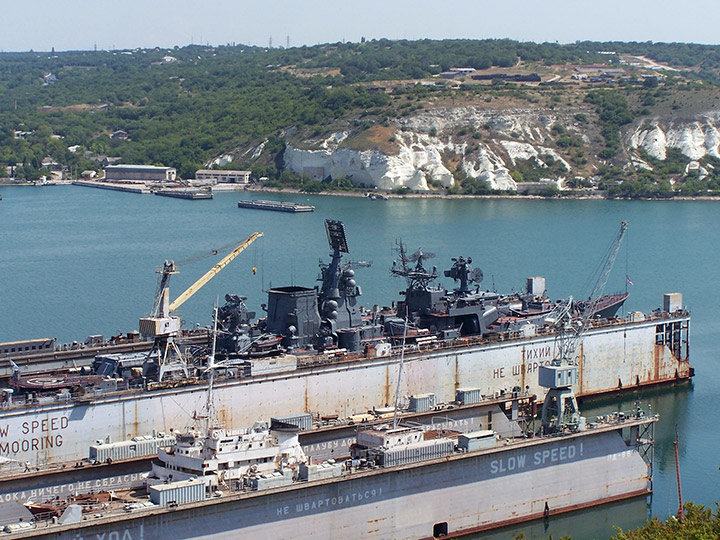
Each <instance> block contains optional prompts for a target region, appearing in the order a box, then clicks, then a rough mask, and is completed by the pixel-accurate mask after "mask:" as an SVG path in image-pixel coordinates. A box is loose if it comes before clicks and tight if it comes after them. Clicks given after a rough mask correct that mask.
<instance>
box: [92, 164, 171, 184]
mask: <svg viewBox="0 0 720 540" xmlns="http://www.w3.org/2000/svg"><path fill="white" fill-rule="evenodd" d="M176 176H177V172H176V170H175V169H174V168H173V167H153V166H152V165H108V166H107V167H105V180H106V181H108V182H123V181H124V182H127V181H140V182H172V181H174V180H175V177H176Z"/></svg>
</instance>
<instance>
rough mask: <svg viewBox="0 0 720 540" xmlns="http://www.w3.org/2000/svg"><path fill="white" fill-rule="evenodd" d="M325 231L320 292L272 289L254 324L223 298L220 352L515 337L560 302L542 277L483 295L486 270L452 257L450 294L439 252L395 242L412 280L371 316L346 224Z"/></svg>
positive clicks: (601, 313) (616, 299) (580, 308)
mask: <svg viewBox="0 0 720 540" xmlns="http://www.w3.org/2000/svg"><path fill="white" fill-rule="evenodd" d="M325 227H326V232H327V237H328V242H329V244H330V248H331V249H332V253H331V255H330V257H331V260H330V262H329V263H324V262H322V261H320V277H319V278H318V281H320V282H321V285H320V287H314V288H309V287H299V286H290V287H277V288H271V289H269V290H268V302H267V304H263V305H262V308H263V309H264V310H265V312H266V317H265V318H263V319H261V320H260V321H259V322H258V323H257V324H255V325H253V321H252V319H253V318H254V317H255V313H254V312H251V311H249V310H248V309H247V307H246V306H245V303H244V300H246V298H245V297H242V296H239V295H226V297H225V299H226V303H225V304H224V305H223V306H222V307H221V308H220V311H219V322H220V332H219V334H218V338H217V339H218V350H219V351H220V352H221V354H222V353H224V354H227V355H232V356H237V355H244V354H249V353H262V352H267V351H269V350H272V348H273V347H274V346H276V345H279V346H282V347H283V348H284V349H285V350H287V351H288V352H297V353H302V352H308V351H319V352H322V351H326V350H333V349H342V350H343V351H347V352H350V353H354V352H358V351H360V350H363V349H364V348H365V347H366V346H368V345H370V346H371V345H372V344H373V343H376V342H378V341H381V340H383V339H391V340H395V341H397V340H398V339H399V338H401V337H403V336H404V337H405V338H406V339H407V338H408V337H409V338H410V339H411V340H416V339H418V338H420V339H423V338H425V339H427V338H429V337H434V338H437V339H438V340H442V341H445V340H451V339H456V338H459V337H461V336H463V337H487V336H490V335H497V336H500V335H508V334H517V333H518V332H520V331H521V330H523V329H524V328H525V329H527V328H531V327H532V328H540V327H543V326H545V324H546V319H547V317H548V316H549V314H550V313H551V312H552V311H553V310H554V309H557V307H558V305H559V304H562V303H563V301H558V302H552V301H551V300H550V299H549V298H548V297H547V295H546V292H545V278H542V277H532V278H528V279H527V290H526V291H525V292H524V293H514V294H511V295H501V294H500V293H498V292H494V291H490V290H485V291H483V290H480V283H481V281H482V279H483V273H482V271H481V270H480V269H479V268H473V267H472V262H473V261H472V258H471V257H467V258H465V257H462V256H459V257H456V258H453V259H452V265H451V266H450V268H449V269H448V270H445V272H444V275H445V277H448V278H451V279H453V280H454V281H455V282H456V283H458V287H456V288H454V289H452V290H447V289H445V288H444V287H442V286H439V285H435V284H434V282H435V280H437V279H438V271H437V268H436V267H433V268H432V269H431V270H428V269H426V268H425V265H424V262H425V261H427V260H428V259H430V258H432V257H434V254H432V253H424V252H423V251H422V250H421V249H418V250H417V251H416V252H415V253H413V254H410V255H409V254H408V253H407V250H406V247H405V245H404V244H403V243H402V242H398V243H397V247H396V251H397V252H398V254H399V261H395V262H393V266H392V268H391V270H390V271H391V274H392V275H394V276H398V277H401V278H403V279H405V280H406V282H407V287H406V288H405V289H404V290H402V291H400V295H401V297H402V299H401V300H399V301H398V302H397V303H396V304H395V303H393V305H396V307H394V308H384V309H382V310H379V309H373V310H370V311H368V310H365V309H364V308H362V307H361V306H360V305H359V303H358V298H359V297H360V296H361V295H362V289H361V288H360V286H358V284H357V281H356V274H355V269H357V268H361V267H362V266H365V265H367V264H368V263H364V262H354V261H346V262H343V253H345V254H347V253H349V249H348V241H347V236H346V233H345V228H344V225H343V223H342V222H339V221H333V220H326V221H325ZM627 297H628V293H627V292H624V293H618V294H613V295H604V296H602V297H599V298H598V299H596V301H595V302H593V303H592V305H591V306H586V305H585V304H584V303H575V304H573V305H571V306H570V309H571V311H572V312H573V313H574V314H575V315H576V316H577V317H579V316H582V314H583V313H585V311H586V309H590V310H592V314H591V315H590V316H591V317H595V318H602V319H610V318H613V317H614V316H615V314H616V313H617V311H618V310H619V309H620V307H621V306H622V304H623V303H624V302H625V300H626V299H627ZM276 350H277V349H276Z"/></svg>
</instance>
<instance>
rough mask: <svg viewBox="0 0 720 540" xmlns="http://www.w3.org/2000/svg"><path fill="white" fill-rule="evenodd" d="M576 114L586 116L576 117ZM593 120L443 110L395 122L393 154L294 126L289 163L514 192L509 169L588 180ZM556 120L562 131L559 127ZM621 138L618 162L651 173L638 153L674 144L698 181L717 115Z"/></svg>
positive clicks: (719, 139) (374, 181) (421, 187)
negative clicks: (299, 133) (581, 160)
mask: <svg viewBox="0 0 720 540" xmlns="http://www.w3.org/2000/svg"><path fill="white" fill-rule="evenodd" d="M580 111H582V112H583V114H582V115H579V114H577V113H578V112H580ZM592 116H593V112H592V111H591V110H588V109H572V108H569V107H568V108H564V109H562V110H560V111H556V110H550V109H540V108H537V109H535V108H529V109H518V108H514V109H504V110H497V109H491V108H488V107H482V106H462V107H439V108H436V109H433V110H427V111H422V112H421V113H419V114H416V115H414V116H409V117H403V118H401V119H398V120H396V121H395V123H394V124H393V125H392V126H391V129H390V130H389V131H388V132H389V133H392V135H391V137H390V140H391V141H393V142H392V145H393V150H394V151H392V152H383V151H380V150H377V149H374V150H357V149H354V148H353V146H355V145H354V144H352V142H353V137H355V136H356V135H358V132H357V131H354V130H353V129H347V130H343V131H338V132H334V133H331V134H330V135H329V136H326V137H324V138H322V139H320V140H316V141H312V142H308V141H302V140H297V137H292V136H290V135H291V134H292V131H290V132H289V134H290V135H289V136H288V137H287V139H286V140H287V146H286V150H285V153H284V166H285V167H286V168H288V169H290V170H293V171H295V172H297V173H300V174H306V175H308V176H310V177H312V178H314V179H318V180H322V179H325V178H327V177H328V176H330V177H333V178H339V177H350V178H351V180H352V182H353V183H354V184H356V185H364V186H366V187H368V188H372V187H377V188H379V189H385V190H393V189H395V188H399V187H407V188H409V189H411V190H414V191H427V190H431V189H434V188H437V187H440V186H442V187H445V188H451V187H452V186H454V185H455V177H456V176H458V175H460V176H463V175H464V176H467V177H469V178H475V179H479V180H482V181H485V182H487V184H488V186H489V187H491V188H493V189H499V190H516V189H518V184H517V183H516V181H515V179H513V177H512V176H511V174H510V172H511V171H512V170H514V169H515V168H517V167H518V166H520V165H522V166H523V167H528V166H530V167H533V168H535V169H536V170H537V169H548V166H549V165H551V164H552V165H553V168H552V171H553V172H552V173H550V172H548V174H547V177H544V176H543V172H542V171H540V172H539V175H538V174H535V177H536V178H537V177H538V176H539V177H540V179H541V180H542V181H543V182H545V181H550V182H554V183H555V184H556V185H557V186H558V187H560V189H563V188H564V179H565V178H566V177H567V178H575V179H576V180H577V179H578V178H579V179H580V180H582V179H583V176H592V174H593V173H592V171H593V170H594V169H595V168H596V167H599V166H600V165H602V164H603V162H602V161H600V160H599V159H597V158H596V157H594V156H595V155H596V154H597V152H598V151H599V150H601V149H602V148H603V146H602V138H601V137H600V135H599V128H598V127H597V126H595V127H594V128H593V122H592ZM578 118H580V120H578ZM588 119H590V121H589V122H588ZM556 124H557V125H558V126H562V128H558V129H555V130H554V129H553V126H555V125H556ZM593 129H595V131H594V132H593ZM361 133H362V132H361ZM622 136H623V140H624V145H623V149H624V150H623V151H621V152H620V153H618V154H617V156H616V158H614V160H613V163H614V164H615V165H620V166H623V165H625V166H632V167H635V168H644V169H652V165H651V164H650V162H649V160H647V159H644V158H643V155H642V154H641V153H639V152H638V151H637V150H638V149H643V150H645V152H647V154H648V155H650V156H651V157H653V158H655V159H659V160H664V159H665V158H666V156H667V150H668V149H669V148H677V149H679V150H680V151H681V152H682V153H683V154H684V155H685V156H687V157H688V158H690V160H692V161H691V163H690V165H688V167H687V169H686V172H688V171H698V172H699V174H700V176H701V177H702V176H703V175H704V174H706V173H707V169H706V168H704V167H705V165H703V164H702V163H699V162H698V160H701V159H702V158H703V157H704V156H706V155H711V156H715V157H720V115H718V113H712V114H710V113H707V114H701V115H697V116H696V117H694V118H690V119H687V120H681V119H677V118H675V119H662V118H655V119H652V120H643V121H640V122H638V123H636V124H632V125H630V126H626V128H625V131H624V133H623V134H622ZM561 137H567V138H568V139H569V140H571V141H572V144H573V145H574V146H575V147H577V148H578V149H577V152H579V153H583V154H584V155H586V156H587V158H588V164H587V166H586V167H585V169H584V171H583V172H579V171H578V170H576V169H574V168H573V166H572V165H571V164H570V162H569V160H568V156H571V155H574V154H573V153H572V152H575V150H573V149H572V148H570V149H568V148H567V145H565V146H566V147H565V148H561V147H560V145H559V142H561V141H559V139H560V138H561ZM293 141H294V142H293ZM593 141H594V142H593ZM592 144H596V145H597V148H593V147H592ZM258 152H262V145H259V146H257V147H255V148H254V149H253V151H252V153H253V156H255V155H256V154H258ZM623 152H624V153H623ZM222 158H223V159H227V156H222ZM521 160H522V163H521ZM623 160H624V161H625V163H623ZM528 162H529V163H528ZM558 164H561V165H562V167H558ZM562 169H564V171H565V172H564V173H561V171H562ZM588 171H590V172H589V173H588ZM565 173H567V174H565ZM583 173H584V174H583ZM579 174H580V176H578V175H579Z"/></svg>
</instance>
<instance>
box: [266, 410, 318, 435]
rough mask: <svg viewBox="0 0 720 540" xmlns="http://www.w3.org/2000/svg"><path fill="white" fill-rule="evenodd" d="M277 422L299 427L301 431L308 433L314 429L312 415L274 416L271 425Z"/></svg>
mask: <svg viewBox="0 0 720 540" xmlns="http://www.w3.org/2000/svg"><path fill="white" fill-rule="evenodd" d="M276 421H277V422H283V423H285V424H292V425H293V426H297V427H298V428H299V429H300V431H308V430H310V429H312V414H310V413H295V414H283V415H280V416H273V417H272V418H270V425H272V424H273V423H274V422H276Z"/></svg>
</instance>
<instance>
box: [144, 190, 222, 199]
mask: <svg viewBox="0 0 720 540" xmlns="http://www.w3.org/2000/svg"><path fill="white" fill-rule="evenodd" d="M155 195H160V196H161V197H174V198H176V199H189V200H191V201H198V200H204V199H212V198H213V194H212V192H211V191H210V190H207V189H205V190H203V189H160V190H158V191H156V192H155Z"/></svg>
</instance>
